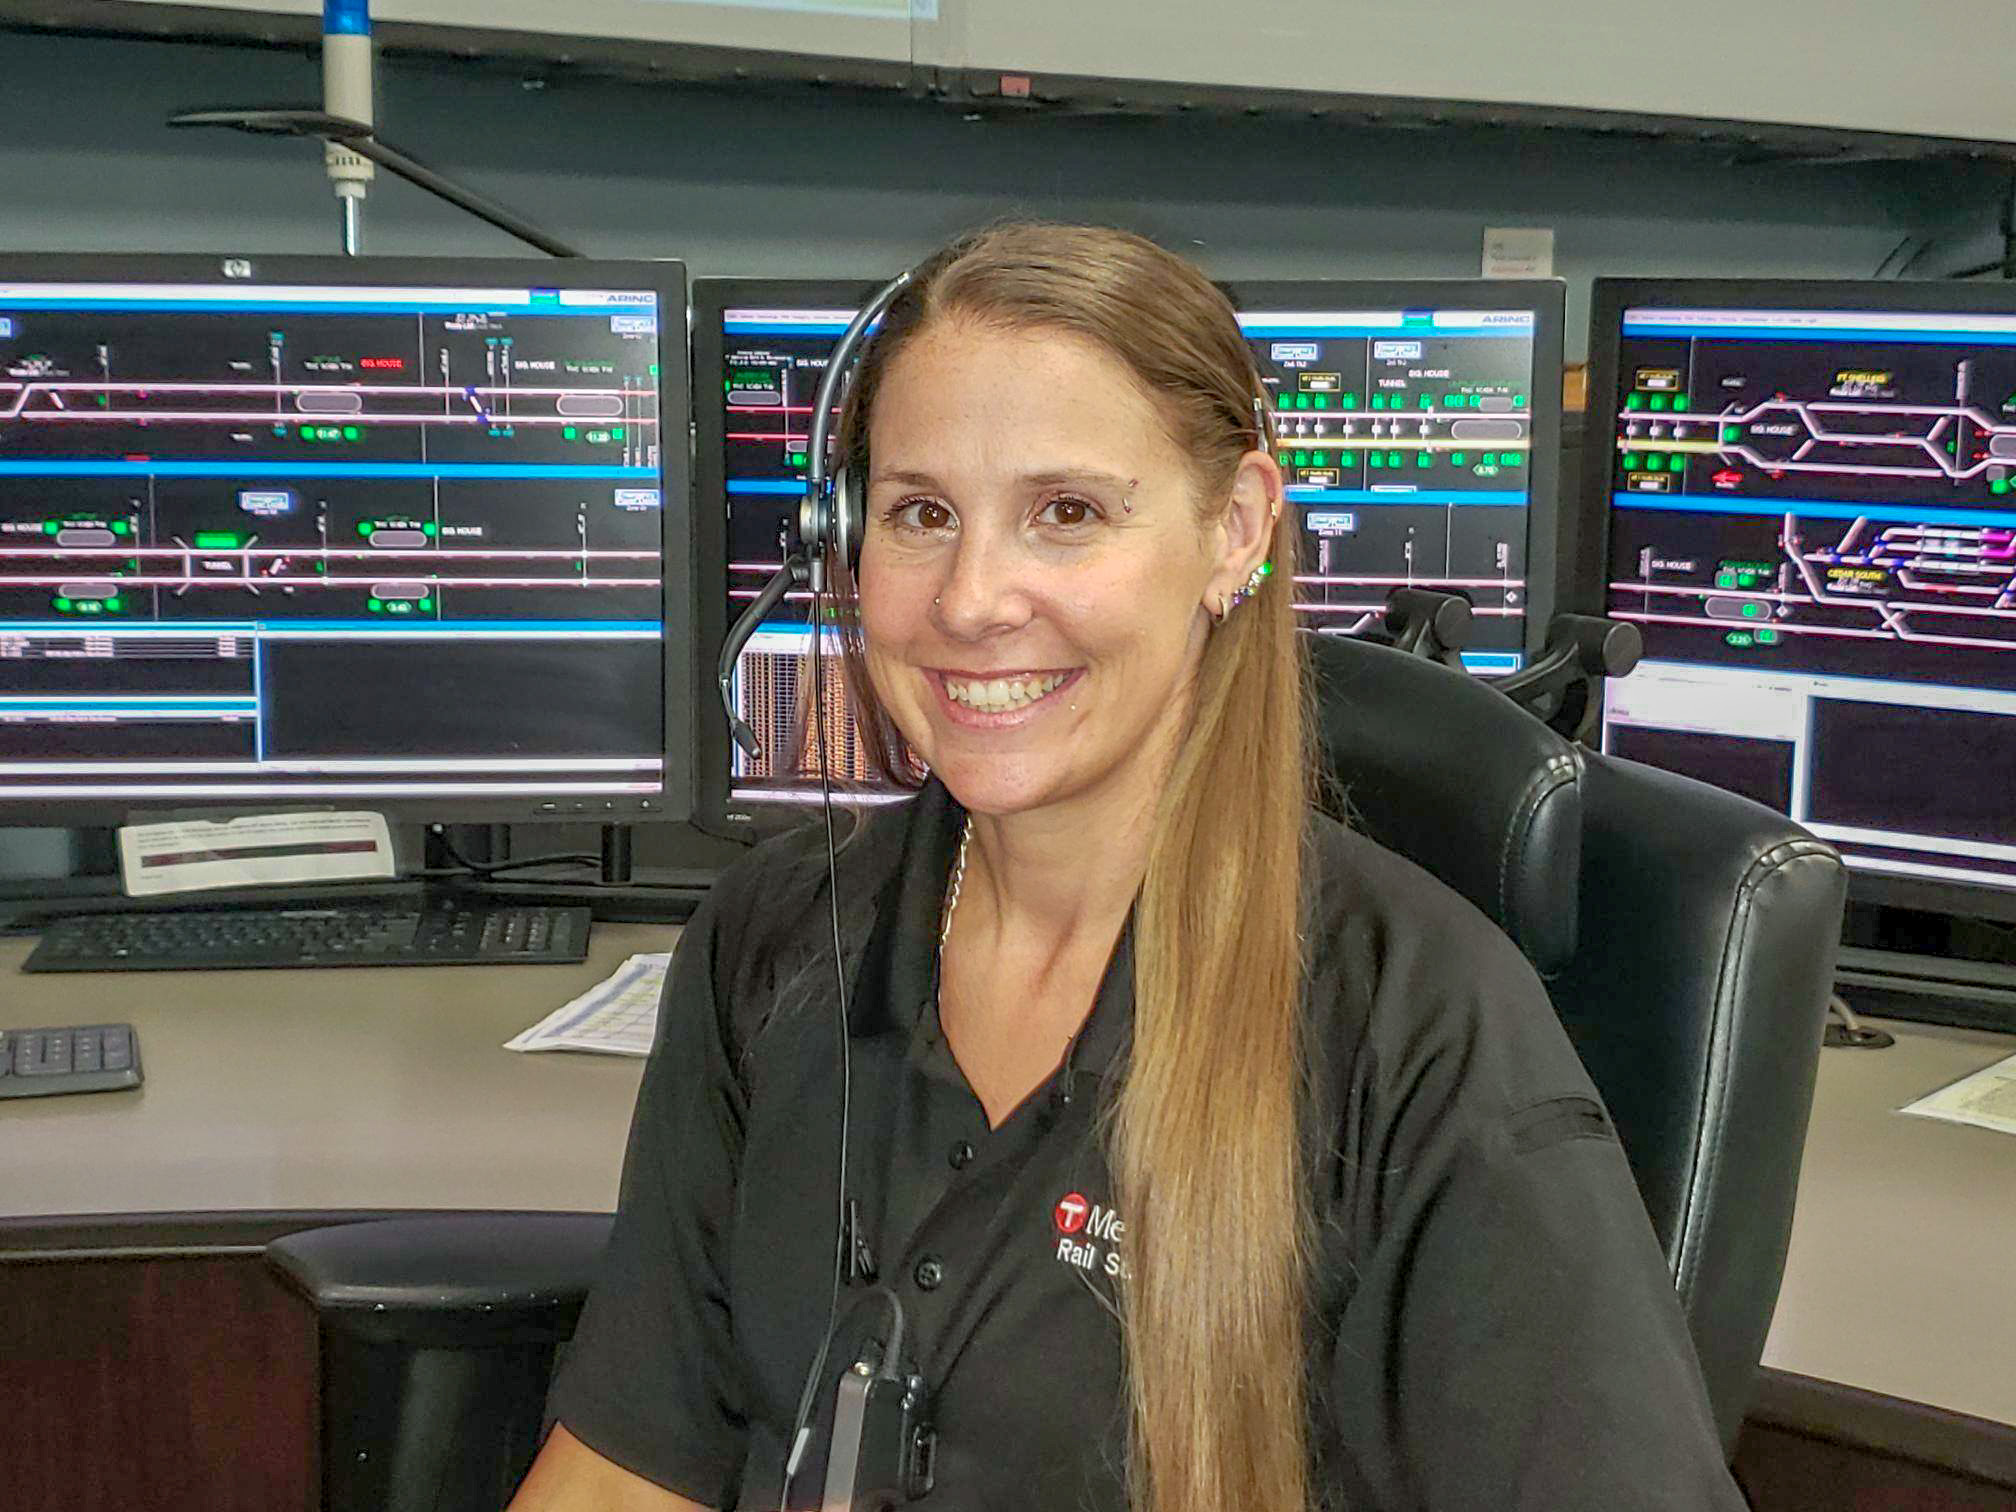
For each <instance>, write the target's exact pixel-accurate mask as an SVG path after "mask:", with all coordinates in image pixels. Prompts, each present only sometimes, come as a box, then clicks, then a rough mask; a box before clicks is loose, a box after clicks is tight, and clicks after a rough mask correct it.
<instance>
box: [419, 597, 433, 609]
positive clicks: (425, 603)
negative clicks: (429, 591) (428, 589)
mask: <svg viewBox="0 0 2016 1512" xmlns="http://www.w3.org/2000/svg"><path fill="white" fill-rule="evenodd" d="M420 607H421V608H422V609H432V608H433V607H434V600H432V599H430V598H424V599H422V600H420Z"/></svg>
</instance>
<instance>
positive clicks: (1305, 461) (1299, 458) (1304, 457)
mask: <svg viewBox="0 0 2016 1512" xmlns="http://www.w3.org/2000/svg"><path fill="white" fill-rule="evenodd" d="M1295 465H1296V466H1297V467H1307V466H1308V465H1309V453H1307V452H1305V451H1299V452H1297V453H1295Z"/></svg>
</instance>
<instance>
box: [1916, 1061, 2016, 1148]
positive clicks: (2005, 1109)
mask: <svg viewBox="0 0 2016 1512" xmlns="http://www.w3.org/2000/svg"><path fill="white" fill-rule="evenodd" d="M1898 1112H1900V1113H1909V1114H1911V1115H1912V1116H1914V1117H1916V1118H1942V1119H1944V1120H1946V1122H1948V1123H1963V1124H1973V1125H1974V1126H1975V1127H1976V1128H1981V1129H1993V1130H1995V1131H1996V1132H1997V1133H1998V1134H2016V1055H2012V1056H2010V1057H2009V1058H2008V1059H2007V1060H1999V1061H1997V1062H1995V1064H1994V1065H1992V1066H1989V1067H1986V1068H1985V1069H1983V1070H1980V1071H1976V1072H1975V1073H1974V1074H1973V1075H1972V1076H1963V1077H1961V1078H1960V1080H1958V1081H1957V1082H1954V1083H1953V1085H1952V1086H1950V1087H1941V1088H1940V1089H1939V1090H1938V1091H1937V1092H1933V1093H1929V1094H1928V1095H1926V1096H1924V1097H1921V1098H1919V1099H1918V1101H1916V1102H1914V1103H1907V1104H1906V1105H1905V1106H1904V1107H1902V1108H1900V1109H1898Z"/></svg>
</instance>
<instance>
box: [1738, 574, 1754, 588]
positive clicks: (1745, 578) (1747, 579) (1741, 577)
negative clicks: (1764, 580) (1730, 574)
mask: <svg viewBox="0 0 2016 1512" xmlns="http://www.w3.org/2000/svg"><path fill="white" fill-rule="evenodd" d="M1736 586H1737V587H1738V588H1755V587H1756V586H1757V574H1756V573H1754V572H1739V573H1737V574H1736Z"/></svg>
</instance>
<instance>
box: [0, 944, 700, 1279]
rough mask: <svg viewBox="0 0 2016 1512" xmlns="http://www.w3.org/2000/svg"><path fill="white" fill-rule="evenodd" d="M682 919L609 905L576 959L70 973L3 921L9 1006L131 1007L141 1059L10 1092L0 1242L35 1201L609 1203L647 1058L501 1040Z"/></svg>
mask: <svg viewBox="0 0 2016 1512" xmlns="http://www.w3.org/2000/svg"><path fill="white" fill-rule="evenodd" d="M677 934H678V931H677V929H676V928H673V927H669V926H668V927H653V926H645V925H636V924H630V925H623V924H598V925H596V926H595V931H594V935H593V937H592V938H593V948H592V952H591V954H590V957H589V959H588V961H587V962H586V963H585V964H583V965H579V966H430V967H416V968H406V969H401V968H348V969H343V970H320V971H315V970H304V971H232V972H183V971H177V972H123V973H116V974H96V973H94V974H90V975H75V976H72V975H46V976H44V975H37V976H23V975H21V974H20V973H19V971H18V970H17V968H18V966H19V964H20V962H21V960H22V959H23V958H24V957H25V956H26V955H27V953H28V949H29V942H28V941H25V940H8V941H0V1024H5V1025H6V1026H7V1027H10V1028H31V1027H36V1026H39V1025H46V1024H60V1023H78V1022H97V1021H108V1020H109V1021H130V1022H131V1023H132V1024H133V1025H134V1027H135V1029H136V1030H137V1031H138V1033H139V1038H140V1059H141V1065H142V1068H143V1069H144V1070H145V1072H146V1082H145V1084H144V1085H143V1086H142V1087H141V1088H140V1089H139V1090H138V1091H135V1092H114V1093H99V1094H92V1095H87V1096H76V1097H51V1098H36V1099H24V1100H21V1101H14V1102H0V1149H4V1150H5V1151H6V1152H7V1175H6V1179H5V1180H4V1181H0V1254H4V1253H5V1252H6V1250H7V1249H8V1247H9V1246H8V1240H7V1230H8V1229H9V1228H10V1227H12V1228H15V1229H20V1228H22V1227H24V1224H23V1223H22V1221H23V1220H50V1219H62V1218H65V1217H72V1216H74V1217H80V1218H81V1217H83V1216H84V1215H97V1214H107V1215H110V1214H118V1215H169V1214H203V1215H213V1216H216V1217H220V1218H221V1217H222V1216H223V1215H227V1214H232V1213H268V1214H273V1213H286V1212H308V1213H332V1212H340V1211H344V1210H359V1209H361V1210H385V1209H407V1208H423V1209H439V1208H498V1209H512V1208H524V1209H542V1210H547V1211H582V1212H590V1211H601V1212H606V1211H609V1210H610V1209H612V1208H613V1207H614V1206H615V1204H616V1185H617V1176H618V1172H619V1168H620V1166H621V1164H622V1158H623V1140H624V1135H625V1132H626V1131H627V1130H628V1128H629V1125H630V1109H631V1106H632V1104H633V1103H634V1102H635V1101H636V1096H637V1084H638V1079H639V1077H640V1075H641V1073H642V1066H643V1062H641V1061H638V1060H632V1059H627V1058H619V1057H615V1056H603V1055H573V1054H537V1055H522V1054H519V1053H517V1052H514V1051H509V1050H505V1049H504V1048H502V1047H503V1044H504V1041H505V1040H507V1039H509V1038H510V1037H511V1036H512V1035H514V1034H516V1033H518V1031H519V1030H521V1029H524V1028H526V1027H527V1026H528V1025H530V1024H533V1023H535V1022H537V1021H538V1020H539V1019H540V1018H542V1017H544V1016H545V1015H546V1014H547V1013H548V1012H550V1011H551V1010H552V1009H554V1008H557V1007H559V1006H560V1004H562V1003H563V1002H565V1001H566V1000H567V999H568V998H570V997H572V996H574V994H576V993H577V992H580V991H581V990H582V989H584V988H586V987H588V986H589V985H590V984H592V983H593V982H595V981H597V980H599V979H600V978H602V977H604V976H606V975H608V974H609V972H611V971H612V970H614V969H615V967H616V966H617V965H618V964H619V963H620V962H621V961H622V959H623V957H624V956H625V955H627V954H628V953H630V952H632V951H639V950H665V949H669V948H670V946H671V943H672V941H673V940H674V939H675V938H677ZM38 1226H39V1227H42V1228H43V1229H45V1230H46V1229H48V1228H49V1227H50V1225H48V1224H47V1223H46V1222H45V1223H42V1224H40V1225H38ZM57 1226H58V1227H60V1226H61V1225H60V1224H59V1225H57ZM297 1226H298V1225H297ZM200 1227H201V1225H200V1224H197V1225H190V1224H187V1223H184V1224H180V1225H178V1229H179V1230H180V1231H181V1232H183V1233H184V1234H189V1233H190V1231H191V1229H192V1228H194V1229H197V1230H200ZM144 1229H145V1226H144V1225H143V1226H142V1229H141V1232H140V1233H138V1234H136V1235H135V1242H140V1243H144V1242H145V1241H144V1237H143V1236H144Z"/></svg>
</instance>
